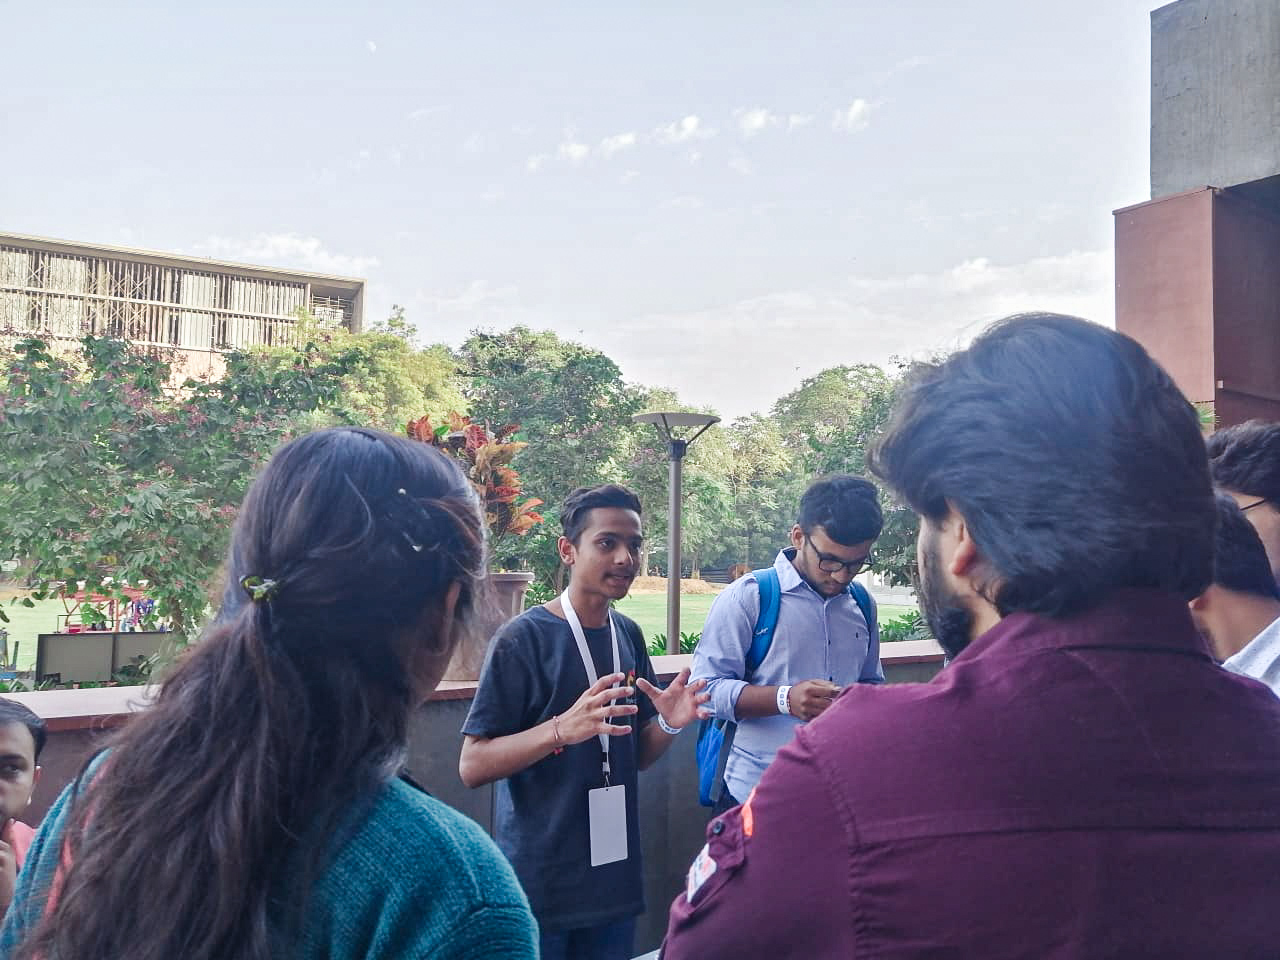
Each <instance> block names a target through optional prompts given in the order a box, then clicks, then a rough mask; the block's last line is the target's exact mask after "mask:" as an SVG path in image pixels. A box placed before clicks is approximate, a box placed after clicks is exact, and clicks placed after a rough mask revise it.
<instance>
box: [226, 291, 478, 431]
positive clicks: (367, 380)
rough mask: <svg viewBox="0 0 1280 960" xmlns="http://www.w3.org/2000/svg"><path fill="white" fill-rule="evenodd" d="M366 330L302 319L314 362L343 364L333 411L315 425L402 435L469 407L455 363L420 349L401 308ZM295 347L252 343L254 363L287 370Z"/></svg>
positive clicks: (444, 354)
mask: <svg viewBox="0 0 1280 960" xmlns="http://www.w3.org/2000/svg"><path fill="white" fill-rule="evenodd" d="M391 309H392V313H391V317H390V318H389V319H388V320H386V321H383V322H381V323H376V324H374V325H373V328H372V329H371V330H369V331H368V332H364V333H351V332H350V331H349V330H347V329H346V328H345V327H333V326H323V325H321V324H319V323H317V322H316V321H315V320H313V319H312V318H311V317H310V316H309V315H308V314H306V313H305V312H301V313H300V315H299V323H300V324H301V330H302V333H303V335H304V337H305V338H306V339H307V341H308V346H309V347H310V348H311V350H312V353H313V354H314V356H315V358H316V360H318V361H320V362H330V361H340V362H341V363H342V365H343V367H344V372H343V373H342V375H341V389H340V392H339V394H338V395H337V396H336V397H335V398H334V404H333V406H334V409H332V410H330V411H329V412H328V413H327V414H326V415H324V416H321V417H318V418H317V419H316V422H315V424H314V425H315V426H323V425H327V424H328V423H331V422H334V421H335V420H336V421H339V422H346V423H358V424H362V425H364V426H371V427H379V428H381V429H383V430H387V431H390V432H392V433H400V432H402V431H403V430H404V425H405V424H406V423H408V422H409V421H410V420H413V419H416V418H418V417H421V416H422V415H423V414H426V415H427V416H429V417H430V418H431V419H432V420H434V421H436V422H437V423H439V422H441V421H443V420H445V419H446V416H447V414H448V413H449V412H450V411H454V410H462V411H465V410H466V399H465V398H464V397H463V395H462V381H461V379H460V378H459V376H458V370H457V363H456V362H455V360H454V358H453V356H452V355H451V354H450V353H449V350H448V348H446V347H443V346H431V347H426V348H424V349H419V348H418V347H417V346H415V345H414V343H413V340H414V338H415V336H416V334H417V331H416V329H415V328H414V327H413V326H412V325H411V324H409V323H408V322H407V321H406V320H405V317H404V308H403V307H399V306H396V307H392V308H391ZM297 353H298V351H297V350H296V349H295V348H293V347H253V348H251V349H250V350H249V352H248V357H249V358H250V362H251V363H252V364H253V365H254V366H257V367H261V368H263V369H265V370H270V371H272V372H281V371H287V370H288V369H290V368H291V367H292V366H293V365H294V363H295V362H296V360H297Z"/></svg>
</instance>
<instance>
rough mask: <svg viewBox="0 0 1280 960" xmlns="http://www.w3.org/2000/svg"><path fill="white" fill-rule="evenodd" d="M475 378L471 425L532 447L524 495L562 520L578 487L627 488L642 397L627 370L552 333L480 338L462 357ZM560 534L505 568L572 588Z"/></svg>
mask: <svg viewBox="0 0 1280 960" xmlns="http://www.w3.org/2000/svg"><path fill="white" fill-rule="evenodd" d="M457 361H458V366H459V368H460V372H461V374H462V375H463V376H464V377H465V378H466V382H467V387H466V396H467V399H468V401H469V403H470V412H471V418H472V419H473V420H474V421H476V422H478V423H485V422H487V423H490V424H492V425H494V426H495V427H497V426H500V425H506V424H518V425H519V431H518V432H517V434H516V438H517V439H519V440H523V441H528V443H529V447H528V448H527V449H526V450H524V451H523V452H522V453H521V454H520V455H519V456H518V457H517V458H516V461H515V465H516V467H517V468H518V469H519V470H520V473H521V476H522V477H523V478H524V489H525V490H526V492H528V493H529V494H531V495H533V496H536V497H539V498H540V499H542V500H543V501H544V502H545V503H546V504H547V510H546V512H547V513H548V514H550V515H555V514H558V513H559V510H560V506H561V504H562V503H563V502H564V498H565V495H566V494H568V493H569V491H571V490H572V489H573V488H575V487H578V486H584V485H593V484H597V483H606V482H611V481H612V482H623V481H624V480H625V473H624V470H623V467H622V465H621V461H622V458H623V457H624V455H625V452H626V435H627V432H628V431H629V430H630V429H631V428H632V427H633V424H632V423H631V417H632V415H633V414H635V413H638V412H639V410H640V408H641V405H642V403H643V394H642V393H641V392H640V391H639V390H637V389H635V388H633V387H630V386H628V385H627V384H626V383H624V382H623V380H622V371H621V370H619V369H618V365H617V364H616V363H614V362H613V361H612V360H610V359H609V358H608V357H607V356H605V355H604V354H603V353H601V352H600V351H598V350H592V349H591V348H590V347H586V346H583V345H582V344H579V343H573V342H571V341H568V340H562V339H560V337H558V336H557V335H556V334H555V333H552V332H551V331H534V330H530V329H529V328H527V327H513V328H512V329H511V330H507V331H504V332H502V333H490V332H480V331H478V332H475V333H473V334H472V335H471V336H470V337H469V338H468V339H467V340H466V342H464V343H463V344H462V346H461V348H460V349H459V351H458V355H457ZM558 535H559V531H558V530H557V529H556V528H555V526H554V525H551V524H545V525H541V526H539V527H537V528H535V529H534V530H533V531H531V532H530V534H529V536H527V537H525V538H524V539H523V540H521V541H519V542H512V543H511V544H510V549H511V553H510V554H509V556H507V557H504V558H503V560H504V562H508V563H523V564H525V565H528V566H530V567H532V568H533V569H534V570H535V571H536V572H537V573H538V574H539V575H540V578H541V580H542V585H541V586H542V592H543V593H545V592H547V591H549V590H551V589H553V588H558V587H559V586H560V585H561V584H562V583H563V571H561V570H560V563H559V560H558V558H557V555H556V551H555V538H556V537H557V536H558Z"/></svg>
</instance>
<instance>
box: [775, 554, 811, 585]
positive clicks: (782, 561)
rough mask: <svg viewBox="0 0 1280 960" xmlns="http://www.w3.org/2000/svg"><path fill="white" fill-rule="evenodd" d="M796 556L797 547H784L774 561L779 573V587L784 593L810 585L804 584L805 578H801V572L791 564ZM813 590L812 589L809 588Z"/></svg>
mask: <svg viewBox="0 0 1280 960" xmlns="http://www.w3.org/2000/svg"><path fill="white" fill-rule="evenodd" d="M795 555H796V548H795V547H784V548H783V549H781V550H779V551H778V556H777V558H776V559H775V560H774V561H773V569H774V570H776V571H777V572H778V586H779V587H780V588H781V589H782V592H783V593H787V592H788V591H791V590H795V589H796V588H797V587H800V586H806V587H808V586H809V585H808V584H807V583H805V582H804V578H803V577H801V576H800V571H798V570H797V569H796V567H795V564H793V563H792V562H791V558H792V557H794V556H795ZM809 589H810V590H812V589H813V588H812V587H809Z"/></svg>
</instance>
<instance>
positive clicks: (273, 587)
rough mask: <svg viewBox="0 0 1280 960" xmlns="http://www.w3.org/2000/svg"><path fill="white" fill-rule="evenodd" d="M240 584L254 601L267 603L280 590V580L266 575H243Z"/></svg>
mask: <svg viewBox="0 0 1280 960" xmlns="http://www.w3.org/2000/svg"><path fill="white" fill-rule="evenodd" d="M240 586H242V587H244V592H245V593H247V594H248V595H249V599H250V600H252V601H253V602H254V603H267V602H270V600H271V598H272V597H274V596H275V595H276V594H277V593H278V592H279V591H280V584H279V582H278V581H275V580H269V579H267V578H265V577H241V578H240Z"/></svg>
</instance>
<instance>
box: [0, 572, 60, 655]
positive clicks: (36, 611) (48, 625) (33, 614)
mask: <svg viewBox="0 0 1280 960" xmlns="http://www.w3.org/2000/svg"><path fill="white" fill-rule="evenodd" d="M20 595H21V594H20V593H18V592H17V591H14V590H6V591H3V592H0V605H3V608H4V612H5V615H6V616H7V617H8V618H9V622H8V623H0V628H3V629H5V630H8V631H9V652H10V653H11V654H12V652H13V645H14V643H15V642H16V643H17V644H18V645H19V646H18V669H19V670H34V669H35V665H36V635H37V634H40V633H52V632H53V631H54V630H56V629H57V628H58V614H60V613H66V609H65V608H64V607H63V606H62V601H61V600H37V601H35V606H34V607H24V606H22V604H21V603H10V600H11V599H12V598H13V597H15V596H20Z"/></svg>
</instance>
